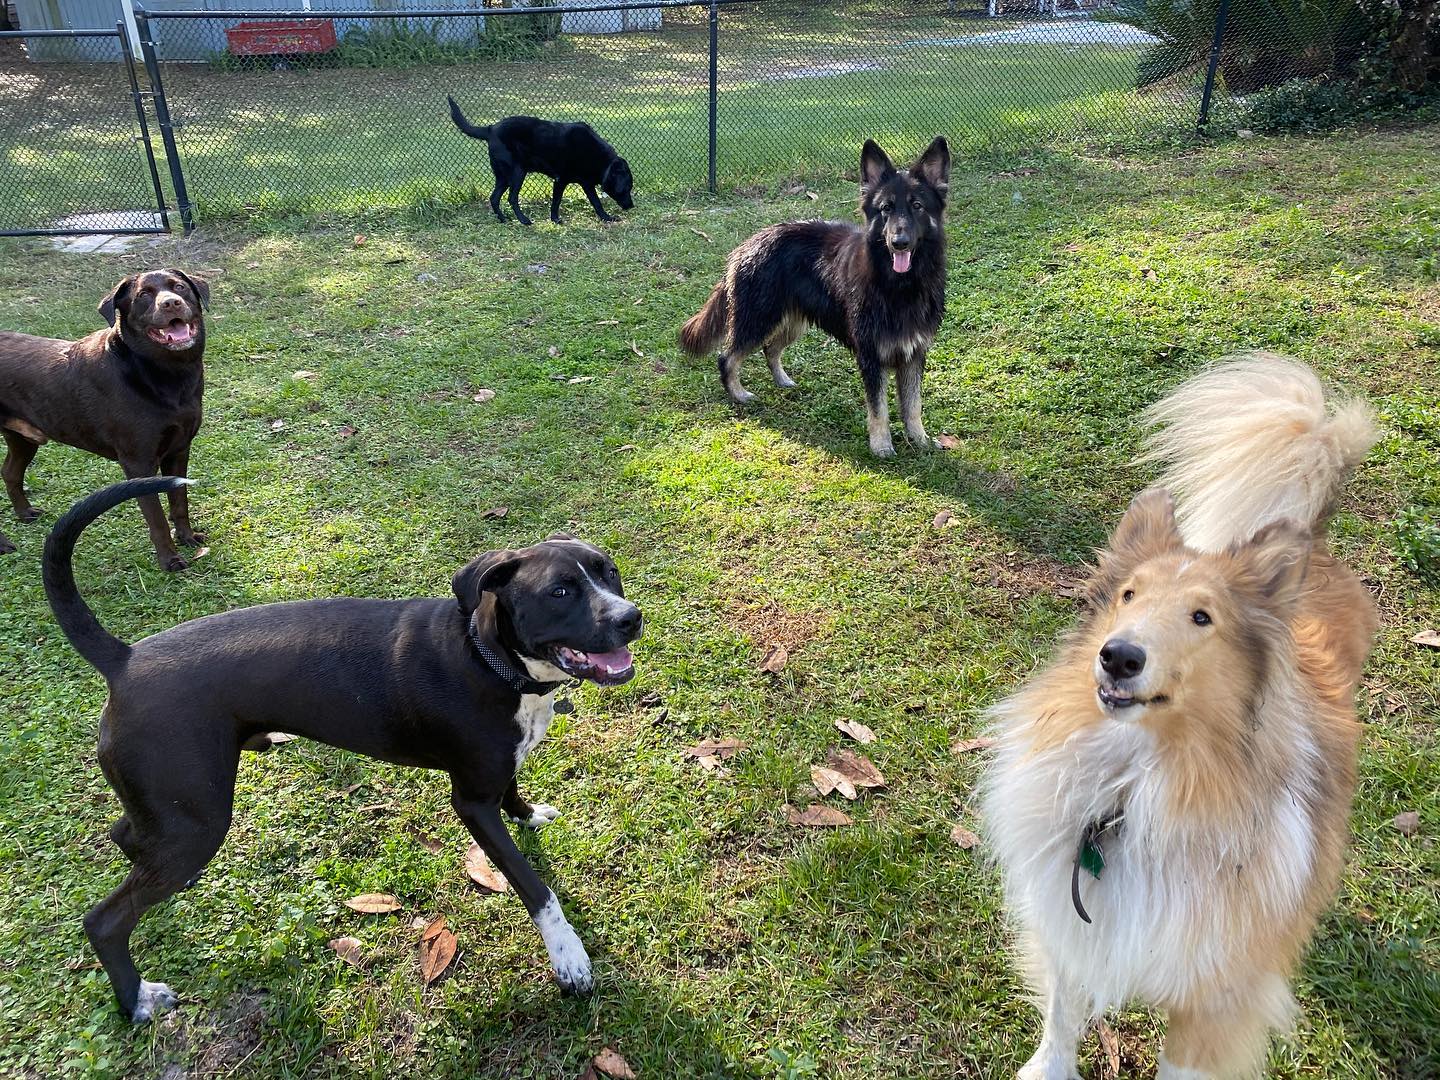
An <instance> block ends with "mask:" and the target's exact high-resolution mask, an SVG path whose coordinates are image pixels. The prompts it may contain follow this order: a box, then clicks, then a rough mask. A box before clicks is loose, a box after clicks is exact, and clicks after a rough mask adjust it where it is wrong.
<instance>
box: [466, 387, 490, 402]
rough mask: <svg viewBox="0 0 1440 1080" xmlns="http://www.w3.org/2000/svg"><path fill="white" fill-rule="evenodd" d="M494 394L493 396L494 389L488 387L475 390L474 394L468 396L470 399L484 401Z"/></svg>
mask: <svg viewBox="0 0 1440 1080" xmlns="http://www.w3.org/2000/svg"><path fill="white" fill-rule="evenodd" d="M494 396H495V391H494V390H490V389H485V390H476V391H475V394H474V396H472V397H471V398H470V400H471V401H479V402H484V401H489V400H490V399H491V398H493V397H494Z"/></svg>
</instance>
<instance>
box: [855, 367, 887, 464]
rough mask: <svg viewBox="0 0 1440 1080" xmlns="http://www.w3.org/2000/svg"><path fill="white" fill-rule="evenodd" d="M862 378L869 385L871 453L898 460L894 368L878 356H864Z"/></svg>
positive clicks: (867, 416)
mask: <svg viewBox="0 0 1440 1080" xmlns="http://www.w3.org/2000/svg"><path fill="white" fill-rule="evenodd" d="M857 359H858V361H859V363H860V379H861V381H862V382H864V384H865V430H866V433H867V434H868V435H869V438H870V453H872V454H874V455H875V456H876V457H882V458H887V457H894V456H895V444H894V443H893V442H891V441H890V399H889V397H888V393H889V389H890V386H889V384H890V369H889V368H887V367H885V366H884V365H883V364H881V363H880V359H879V357H877V356H874V355H866V354H865V353H861V354H860V355H859V356H858V357H857Z"/></svg>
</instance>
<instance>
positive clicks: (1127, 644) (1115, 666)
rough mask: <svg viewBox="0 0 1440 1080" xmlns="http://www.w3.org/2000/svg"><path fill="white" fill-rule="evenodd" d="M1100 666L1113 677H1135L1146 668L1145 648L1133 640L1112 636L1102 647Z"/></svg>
mask: <svg viewBox="0 0 1440 1080" xmlns="http://www.w3.org/2000/svg"><path fill="white" fill-rule="evenodd" d="M1100 666H1101V667H1102V668H1104V669H1105V674H1107V675H1109V676H1110V677H1111V678H1112V679H1133V678H1134V677H1135V676H1136V675H1139V674H1140V672H1142V671H1144V670H1145V650H1144V649H1142V648H1141V647H1140V646H1139V645H1136V644H1135V643H1134V642H1133V641H1121V640H1120V639H1119V638H1111V639H1110V640H1109V641H1107V642H1106V643H1105V644H1104V646H1103V647H1102V648H1101V649H1100Z"/></svg>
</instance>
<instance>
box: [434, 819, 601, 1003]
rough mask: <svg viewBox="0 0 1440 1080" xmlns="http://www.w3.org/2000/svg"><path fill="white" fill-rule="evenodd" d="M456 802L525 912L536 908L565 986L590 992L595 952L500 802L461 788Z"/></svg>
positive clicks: (533, 913) (534, 911)
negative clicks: (518, 839) (513, 831)
mask: <svg viewBox="0 0 1440 1080" xmlns="http://www.w3.org/2000/svg"><path fill="white" fill-rule="evenodd" d="M450 803H451V805H452V806H454V807H455V812H456V813H457V814H459V815H460V820H461V821H463V822H464V823H465V827H466V828H467V829H469V830H470V835H471V836H473V837H475V842H476V843H477V844H479V845H480V846H481V847H482V848H484V849H485V854H486V855H489V856H490V859H491V861H492V862H494V863H495V865H496V867H497V868H498V869H499V870H500V872H501V873H502V874H504V875H505V880H506V881H508V882H510V885H511V887H513V888H514V890H515V892H516V893H518V894H519V896H520V900H521V902H522V903H524V905H525V910H526V911H528V912H530V918H532V919H533V920H534V921H535V926H536V928H537V929H538V930H539V931H540V936H541V937H542V938H544V939H545V949H546V951H547V952H549V954H550V967H551V968H552V969H554V971H555V978H556V979H557V980H559V982H560V986H561V987H562V988H563V989H565V990H569V991H571V992H573V993H576V994H588V993H589V992H590V991H591V989H593V988H594V986H595V978H594V976H593V975H592V974H591V971H590V955H589V954H588V953H587V952H586V951H585V946H584V945H583V944H581V942H580V936H579V935H578V934H576V933H575V929H574V927H572V926H571V925H570V923H569V921H568V920H567V919H566V918H565V913H564V912H563V911H561V910H560V901H559V900H557V899H555V894H554V893H553V892H551V891H550V889H549V887H548V886H546V884H545V883H544V882H543V881H541V880H540V876H539V875H538V874H536V873H535V871H534V869H532V868H531V866H530V863H529V862H528V861H526V859H525V856H524V855H522V854H521V853H520V849H519V848H517V847H516V846H515V841H514V840H512V839H511V838H510V831H509V830H508V829H506V828H505V822H504V821H503V820H501V818H500V806H499V803H497V802H487V801H484V800H480V799H473V798H469V797H467V796H464V795H462V794H460V792H459V791H458V790H457V791H455V792H454V793H453V794H452V796H451V799H450Z"/></svg>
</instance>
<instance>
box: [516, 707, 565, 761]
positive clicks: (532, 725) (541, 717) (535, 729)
mask: <svg viewBox="0 0 1440 1080" xmlns="http://www.w3.org/2000/svg"><path fill="white" fill-rule="evenodd" d="M555 694H556V691H554V690H551V691H550V693H548V694H521V695H520V708H519V709H517V710H516V711H515V727H516V728H517V729H519V733H520V741H519V742H518V743H517V744H516V745H515V771H516V772H519V771H520V766H521V765H522V764H523V763H524V761H525V756H526V755H527V754H529V753H530V751H531V750H534V749H535V747H536V746H538V745H539V743H540V740H541V739H543V738H545V732H547V731H549V730H550V721H551V720H553V719H555Z"/></svg>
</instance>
